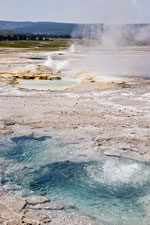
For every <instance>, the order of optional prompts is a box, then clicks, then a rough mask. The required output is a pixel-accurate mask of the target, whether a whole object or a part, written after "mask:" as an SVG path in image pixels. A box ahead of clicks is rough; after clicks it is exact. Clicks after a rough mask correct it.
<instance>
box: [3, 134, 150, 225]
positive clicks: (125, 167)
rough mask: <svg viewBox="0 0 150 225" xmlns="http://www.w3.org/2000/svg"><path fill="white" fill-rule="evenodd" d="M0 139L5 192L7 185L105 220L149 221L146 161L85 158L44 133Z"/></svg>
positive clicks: (122, 223)
mask: <svg viewBox="0 0 150 225" xmlns="http://www.w3.org/2000/svg"><path fill="white" fill-rule="evenodd" d="M0 144H1V148H0V159H1V160H3V163H2V164H0V182H1V185H3V187H4V189H5V190H6V191H10V187H11V192H13V193H17V190H18V189H19V191H20V190H22V193H23V195H24V196H27V195H30V194H37V195H47V196H49V197H50V198H51V199H54V200H57V201H60V202H63V203H64V204H65V203H71V205H73V206H74V207H75V208H77V209H78V210H79V211H80V212H81V213H83V214H86V215H89V216H91V217H92V218H95V220H98V221H101V222H102V223H103V224H106V225H108V224H109V225H112V224H115V225H131V224H140V225H147V224H149V222H148V221H149V219H150V215H149V214H147V212H148V210H149V208H150V202H149V199H150V165H149V164H144V163H139V162H136V161H133V160H128V159H124V158H113V157H106V156H103V155H97V156H96V157H93V160H91V155H88V153H87V155H85V156H84V157H82V156H81V154H80V152H81V149H80V147H79V146H80V145H79V146H78V144H76V145H75V144H74V143H73V145H72V144H69V145H67V144H65V143H61V142H56V141H55V140H53V138H52V137H49V136H42V137H35V136H34V135H29V136H21V137H13V138H10V139H8V140H6V138H5V139H4V140H3V141H2V142H0ZM19 187H20V188H19ZM108 215H109V216H108Z"/></svg>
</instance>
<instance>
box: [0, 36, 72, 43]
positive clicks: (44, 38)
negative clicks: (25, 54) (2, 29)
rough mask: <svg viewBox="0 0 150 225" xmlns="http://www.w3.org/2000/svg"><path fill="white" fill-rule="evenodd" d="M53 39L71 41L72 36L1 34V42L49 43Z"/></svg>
mask: <svg viewBox="0 0 150 225" xmlns="http://www.w3.org/2000/svg"><path fill="white" fill-rule="evenodd" d="M52 38H62V39H71V38H72V37H71V35H69V34H64V35H54V34H0V41H49V40H50V39H52Z"/></svg>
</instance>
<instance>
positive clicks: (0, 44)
mask: <svg viewBox="0 0 150 225" xmlns="http://www.w3.org/2000/svg"><path fill="white" fill-rule="evenodd" d="M70 43H71V40H66V39H51V40H49V41H0V48H6V49H8V48H17V49H19V48H23V49H25V50H30V51H47V50H48V51H58V50H63V49H65V48H67V47H69V46H70Z"/></svg>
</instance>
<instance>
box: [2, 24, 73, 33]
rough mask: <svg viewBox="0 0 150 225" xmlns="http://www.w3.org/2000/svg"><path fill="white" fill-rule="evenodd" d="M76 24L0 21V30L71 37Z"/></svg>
mask: <svg viewBox="0 0 150 225" xmlns="http://www.w3.org/2000/svg"><path fill="white" fill-rule="evenodd" d="M76 27H77V24H71V23H55V22H12V21H0V30H9V31H13V32H16V33H33V34H40V33H41V34H52V35H71V34H72V32H73V30H74V29H75V28H76Z"/></svg>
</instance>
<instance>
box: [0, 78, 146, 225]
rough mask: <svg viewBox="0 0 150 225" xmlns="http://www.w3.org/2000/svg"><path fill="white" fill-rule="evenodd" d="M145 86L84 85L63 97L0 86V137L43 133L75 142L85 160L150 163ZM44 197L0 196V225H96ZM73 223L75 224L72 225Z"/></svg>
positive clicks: (127, 83)
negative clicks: (87, 157) (96, 156)
mask: <svg viewBox="0 0 150 225" xmlns="http://www.w3.org/2000/svg"><path fill="white" fill-rule="evenodd" d="M149 112H150V81H149V80H144V79H134V80H133V79H132V80H131V79H128V80H125V82H124V81H123V80H122V81H121V82H120V81H114V82H107V83H102V82H101V83H97V82H95V81H94V82H93V80H88V81H86V82H83V83H82V84H80V85H78V86H77V87H76V88H73V89H70V90H69V91H68V92H64V93H59V92H57V93H55V92H54V93H49V92H37V91H29V90H23V89H20V88H19V87H18V86H11V85H9V84H8V83H7V82H4V81H2V82H1V83H0V134H1V135H2V134H9V133H14V134H15V135H22V134H25V133H28V134H31V133H35V134H37V133H42V134H43V133H44V134H46V135H52V136H54V137H56V139H59V140H61V141H65V142H68V143H70V142H73V141H75V142H78V143H80V145H82V149H83V153H84V154H89V152H90V154H91V157H92V154H93V155H94V154H96V153H99V152H103V153H104V154H105V155H112V156H118V157H120V156H124V157H130V158H135V159H138V160H141V161H149V160H150V148H149V147H150V113H149ZM63 207H64V206H62V205H59V204H58V203H56V202H51V201H50V200H49V199H47V198H46V197H38V196H37V197H34V196H32V197H30V198H27V199H17V198H15V197H12V196H10V195H9V194H7V193H4V192H1V193H0V224H7V225H12V224H14V225H19V224H26V225H27V224H28V225H30V224H33V225H34V224H53V225H55V224H57V225H61V224H64V225H67V224H68V225H71V224H89V225H90V224H96V223H95V222H92V221H91V220H90V218H88V217H84V216H81V215H80V216H79V215H78V213H72V212H69V209H68V212H65V211H61V209H62V208H63ZM75 221H76V222H75Z"/></svg>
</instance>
